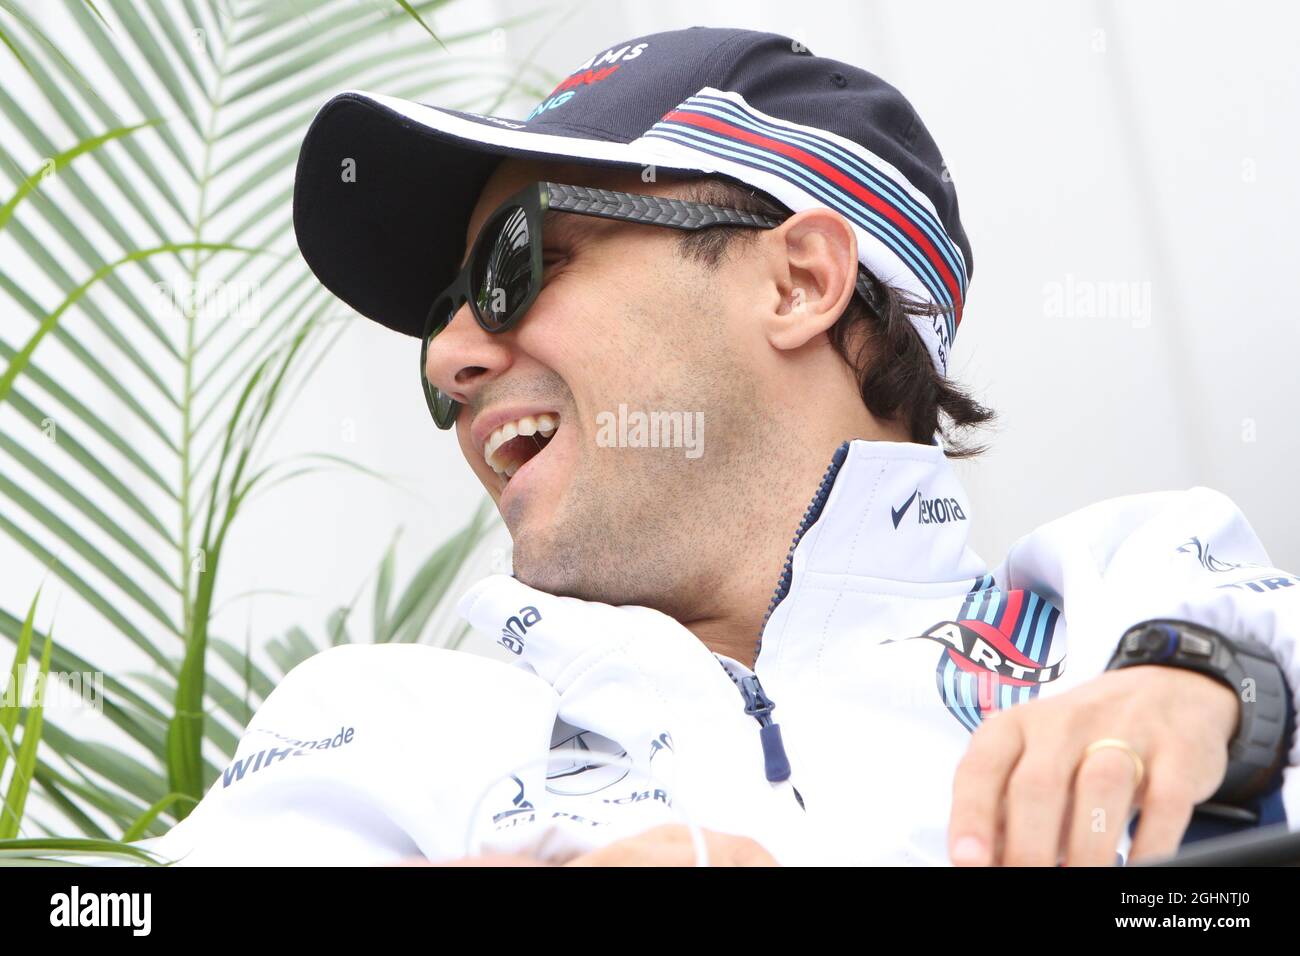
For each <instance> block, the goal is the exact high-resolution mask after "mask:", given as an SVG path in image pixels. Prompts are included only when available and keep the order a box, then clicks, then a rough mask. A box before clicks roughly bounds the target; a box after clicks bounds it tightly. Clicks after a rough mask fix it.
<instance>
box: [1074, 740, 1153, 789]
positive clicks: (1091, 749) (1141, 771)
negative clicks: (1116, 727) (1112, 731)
mask: <svg viewBox="0 0 1300 956" xmlns="http://www.w3.org/2000/svg"><path fill="white" fill-rule="evenodd" d="M1107 747H1114V748H1115V749H1117V750H1122V751H1124V752H1125V753H1126V754H1128V755H1129V756H1130V757H1132V758H1133V767H1134V769H1135V770H1137V779H1136V780H1135V781H1133V789H1134V790H1135V791H1136V790H1138V789H1140V788H1141V786H1142V778H1143V776H1144V775H1145V774H1146V764H1144V763H1143V762H1142V758H1141V757H1140V756H1138V752H1137V751H1136V750H1134V749H1133V748H1132V747H1130V746H1129V745H1128V742H1127V741H1124V740H1120V739H1119V738H1118V737H1102V738H1101V739H1100V740H1094V741H1093V742H1092V743H1090V744H1088V746H1087V748H1086V749H1085V750H1084V751H1083V756H1084V759H1087V757H1088V756H1089V755H1090V754H1092V753H1095V752H1096V751H1098V750H1104V749H1105V748H1107Z"/></svg>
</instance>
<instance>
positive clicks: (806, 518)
mask: <svg viewBox="0 0 1300 956" xmlns="http://www.w3.org/2000/svg"><path fill="white" fill-rule="evenodd" d="M848 453H849V443H848V442H843V443H842V444H841V445H840V447H839V448H837V449H835V454H834V455H833V456H832V457H831V463H830V467H829V468H827V469H826V473H825V474H824V475H823V476H822V480H821V483H820V484H819V485H818V486H817V493H816V494H815V495H813V499H812V502H811V503H810V504H809V505H808V507H807V509H806V510H805V511H804V514H803V519H802V520H801V521H800V522H799V527H798V529H797V530H796V531H795V533H794V540H793V541H791V542H790V550H789V551H788V552H787V553H786V556H785V566H784V567H783V568H782V569H781V577H780V578H779V579H778V580H777V583H776V590H775V591H774V592H773V594H772V600H771V602H770V603H769V604H768V606H767V613H766V614H764V615H763V623H762V624H761V625H759V629H758V643H757V644H755V645H754V668H753V669H754V670H755V671H757V667H758V655H759V654H760V653H761V652H762V650H763V631H764V630H766V629H767V622H768V619H769V618H770V617H771V616H772V612H773V611H775V610H776V608H777V606H778V605H779V604H780V603H781V602H782V601H784V600H785V597H786V595H787V594H789V593H790V584H791V580H792V577H793V573H794V552H795V549H796V548H798V547H799V542H800V540H802V539H803V536H804V533H805V532H806V531H807V530H808V529H809V528H811V527H812V526H813V525H814V524H815V523H816V521H817V519H818V518H820V517H821V513H822V509H823V508H825V507H826V499H827V498H829V497H830V493H831V487H832V486H833V485H834V484H835V476H836V475H838V474H839V471H840V468H841V467H842V466H843V464H844V460H845V458H847V457H848ZM719 663H721V661H719ZM723 669H724V670H725V669H726V668H725V667H724V668H723ZM739 687H740V693H741V695H742V696H743V697H744V698H745V713H747V714H749V715H750V716H751V717H753V718H754V719H755V720H757V721H758V736H759V740H760V741H761V742H762V745H763V771H764V773H765V774H766V776H767V779H768V781H769V782H770V783H779V782H781V781H783V780H789V779H790V760H789V758H788V757H787V756H786V753H785V745H784V744H783V743H782V742H781V725H780V724H778V723H776V722H775V721H774V720H772V711H773V710H775V709H776V704H775V703H773V702H772V698H770V697H768V696H767V694H766V693H765V692H764V691H763V685H762V684H761V683H759V680H758V674H757V672H755V673H754V674H752V675H750V676H747V677H744V678H742V679H741V680H740V682H739ZM790 788H791V789H792V790H794V796H795V799H796V800H798V801H799V806H800V807H804V803H803V797H802V796H801V795H800V794H799V791H798V789H796V788H795V786H794V784H793V783H792V784H791V785H790ZM804 809H807V808H806V807H804Z"/></svg>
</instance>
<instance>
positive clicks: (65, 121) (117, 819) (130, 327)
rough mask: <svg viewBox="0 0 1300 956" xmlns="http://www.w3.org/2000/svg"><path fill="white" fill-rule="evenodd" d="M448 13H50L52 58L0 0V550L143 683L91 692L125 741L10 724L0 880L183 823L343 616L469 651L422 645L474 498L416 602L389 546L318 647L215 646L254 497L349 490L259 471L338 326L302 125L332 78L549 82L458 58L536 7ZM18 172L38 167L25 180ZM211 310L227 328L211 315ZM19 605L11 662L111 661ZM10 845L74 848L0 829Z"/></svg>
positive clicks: (489, 93)
mask: <svg viewBox="0 0 1300 956" xmlns="http://www.w3.org/2000/svg"><path fill="white" fill-rule="evenodd" d="M451 2H452V0H423V2H410V3H404V2H393V3H388V4H382V3H370V4H366V5H362V6H358V5H357V4H356V3H355V0H321V2H318V3H314V4H313V5H312V6H311V10H310V17H309V18H308V17H307V16H304V12H303V11H304V5H303V4H302V3H301V2H300V0H240V2H236V3H232V4H212V3H208V4H197V3H194V2H192V0H144V2H130V0H96V2H95V3H90V2H87V0H66V6H67V12H68V14H69V18H68V20H67V21H66V23H67V24H70V27H69V28H68V30H67V32H65V33H64V34H61V35H60V36H59V42H58V43H54V42H52V41H51V39H50V38H49V37H47V36H46V35H45V34H44V32H43V29H42V25H41V22H42V17H43V15H44V12H45V8H44V7H43V6H41V5H38V4H35V3H32V2H31V0H0V44H3V46H4V50H0V78H2V79H3V81H4V82H3V83H0V117H3V119H4V121H5V122H7V124H8V127H9V128H10V130H11V131H12V134H11V135H9V136H7V137H5V138H4V142H2V143H0V175H8V176H9V177H10V181H11V184H12V185H11V188H9V189H5V190H4V191H3V193H0V198H3V200H4V205H3V206H0V230H3V232H4V235H5V239H6V246H5V248H6V250H9V249H12V250H13V258H12V259H10V258H9V257H8V252H6V258H5V259H3V260H0V309H4V314H5V315H6V325H5V331H4V335H3V336H2V337H0V415H3V416H7V417H6V418H4V419H3V428H0V497H3V498H4V500H5V506H6V507H4V508H0V535H4V536H6V537H8V538H9V540H10V542H11V543H12V544H13V545H15V546H16V547H17V548H18V549H20V550H21V551H22V552H24V553H25V555H26V558H25V560H27V561H29V562H30V563H31V565H32V566H37V567H40V568H42V569H45V570H46V571H47V572H48V574H50V575H51V576H53V577H54V578H56V579H57V580H58V581H59V582H60V583H61V584H62V586H63V587H64V589H65V591H66V593H67V595H68V597H69V599H70V600H74V601H76V602H77V604H78V606H79V607H80V608H82V609H84V610H85V611H86V612H87V613H90V614H92V615H93V616H94V617H95V618H96V619H97V621H98V623H99V625H100V627H99V628H98V629H97V633H98V634H99V635H100V639H101V640H102V641H103V642H105V645H107V644H109V643H111V644H113V645H114V646H117V647H122V648H134V649H136V650H138V651H140V652H143V653H144V654H145V655H146V657H147V659H148V661H149V662H150V664H149V666H150V667H151V670H149V671H148V672H147V673H139V674H135V675H131V676H126V677H122V678H119V677H116V676H113V675H104V680H103V688H104V691H103V700H102V708H103V718H104V719H105V720H106V721H107V722H108V723H107V726H108V727H110V728H111V729H112V733H113V735H114V740H115V741H120V743H121V744H122V745H121V746H118V745H117V744H116V743H102V742H98V741H87V740H85V739H83V738H82V737H81V736H80V735H78V734H73V733H70V732H69V730H68V729H67V728H66V727H64V726H60V722H59V721H58V720H57V719H53V720H51V719H49V717H50V715H48V714H44V713H43V712H41V711H39V710H37V709H36V708H28V709H27V710H26V711H25V717H24V718H23V719H22V720H21V721H20V720H19V717H18V715H17V712H14V714H12V715H11V714H10V713H9V712H7V711H6V712H4V714H3V721H0V729H4V730H5V734H6V740H8V741H9V742H10V743H11V744H13V743H14V741H15V738H17V745H16V747H15V749H14V752H13V754H12V756H13V757H14V760H13V761H10V762H9V770H10V772H11V776H10V778H9V781H8V788H9V789H8V791H7V793H8V794H9V795H11V796H12V799H13V800H14V801H16V802H17V805H16V806H13V807H11V808H10V809H11V810H12V812H11V813H10V814H9V817H8V818H7V820H8V822H5V823H4V827H5V828H4V829H0V862H6V861H14V860H20V859H24V858H29V859H33V860H41V861H44V862H58V861H59V860H60V859H62V857H63V855H64V852H65V851H67V852H69V853H71V852H73V851H75V852H76V853H78V854H82V853H84V854H85V855H86V856H88V857H93V855H94V854H95V853H110V854H112V853H120V852H122V844H121V843H120V842H115V841H113V840H108V841H105V840H104V838H105V837H106V836H116V835H120V836H121V837H122V838H123V839H124V840H128V841H129V840H134V839H136V838H139V837H141V836H144V835H156V834H158V833H161V832H163V831H165V830H166V829H167V828H168V827H169V826H171V825H173V824H174V823H175V822H176V821H178V820H180V819H182V818H183V817H184V816H185V815H186V814H187V813H189V812H190V810H191V809H192V808H193V806H194V805H195V803H196V802H197V800H198V799H199V798H200V797H201V796H202V794H203V792H204V791H205V788H206V786H207V785H208V784H210V783H211V781H212V780H213V779H215V775H216V774H217V773H218V771H219V767H217V766H215V765H214V764H213V761H214V760H217V761H220V760H223V759H225V758H227V757H228V756H229V755H230V754H232V753H233V751H234V748H235V747H236V746H237V744H238V740H239V734H240V733H241V732H242V729H243V725H244V724H245V723H246V721H247V720H248V718H249V716H250V714H251V713H252V712H253V710H255V709H256V707H257V706H259V705H260V703H261V702H262V701H263V700H265V698H266V696H267V695H268V694H269V693H270V692H271V690H272V689H273V688H274V686H275V684H276V682H277V681H278V680H279V679H280V678H282V677H283V675H284V673H285V672H286V671H287V670H289V669H291V668H292V667H294V666H296V665H297V664H298V663H301V661H302V660H304V659H305V658H306V657H309V656H310V655H312V654H314V653H317V652H318V651H320V650H323V649H325V648H327V647H329V646H332V645H333V644H336V643H339V642H341V641H344V640H350V639H351V633H350V632H349V629H348V625H349V622H350V620H351V619H352V617H353V614H354V611H355V609H356V608H358V607H360V608H362V609H363V610H364V609H366V608H368V609H369V611H370V613H371V614H372V615H373V622H372V624H373V627H372V628H371V630H370V632H369V635H370V638H371V639H373V640H376V641H394V640H395V641H413V640H437V641H439V642H441V643H450V642H452V641H453V640H458V639H459V637H460V636H463V629H457V632H456V633H454V634H453V633H446V634H443V633H442V632H441V631H439V632H438V633H436V634H435V633H433V630H434V629H433V627H432V626H431V625H432V624H433V622H434V621H435V620H436V618H437V615H438V612H439V610H440V609H441V608H442V607H443V605H444V603H445V598H446V597H447V596H448V594H449V593H450V592H451V590H452V589H453V588H454V585H455V582H456V581H457V579H458V575H459V572H460V570H461V569H462V566H463V565H464V563H465V561H466V560H467V558H468V557H469V556H470V555H471V554H472V553H473V551H474V549H475V547H476V546H477V545H478V543H479V542H480V541H481V540H482V538H483V536H484V535H485V534H486V532H487V530H488V522H487V516H488V514H489V513H490V508H487V507H485V508H480V509H479V510H478V511H477V512H476V514H475V515H474V516H473V517H472V518H471V519H470V520H469V521H467V522H466V524H465V525H464V526H463V527H462V528H460V529H459V530H458V531H457V532H456V533H455V534H453V535H452V536H451V537H450V538H449V539H448V540H447V541H446V542H443V543H442V544H441V545H440V546H439V547H438V548H437V549H436V550H435V552H434V553H433V554H432V555H430V556H429V558H428V559H427V560H426V561H424V562H423V563H422V564H421V565H420V567H418V568H417V569H416V570H415V571H414V573H413V575H412V576H411V577H410V578H409V579H408V580H405V582H403V581H402V575H401V574H400V572H399V568H398V567H397V561H396V555H395V552H394V553H389V554H386V555H385V556H382V557H381V560H380V567H379V568H378V569H377V572H376V574H375V575H373V576H372V578H371V579H370V581H369V584H367V585H366V587H365V588H363V587H361V586H358V588H357V592H356V596H355V597H354V598H353V599H352V602H351V603H350V604H348V605H347V606H344V607H339V608H337V609H335V610H334V611H333V612H332V613H330V614H329V615H328V616H327V619H326V620H325V621H324V622H321V624H320V626H319V627H310V626H303V627H297V628H288V629H286V630H285V632H284V633H283V634H281V635H279V636H278V637H275V638H273V639H271V640H269V641H261V640H259V641H257V642H253V641H252V640H251V639H250V640H249V641H248V646H244V647H240V646H237V644H236V643H232V642H231V641H230V640H228V639H226V638H225V637H223V636H222V635H219V634H215V633H212V632H211V631H210V624H211V619H212V617H213V609H214V607H217V606H219V605H221V604H224V603H226V602H225V600H219V598H222V599H224V597H225V596H224V595H222V594H221V593H220V588H219V572H220V567H221V563H222V555H223V552H224V550H225V545H226V542H227V540H228V538H229V535H230V533H231V529H232V528H233V527H234V526H235V525H236V524H237V523H238V522H239V521H240V520H241V515H242V512H243V510H244V508H245V506H246V504H247V502H248V500H249V499H250V498H251V497H252V496H253V495H255V494H264V493H265V492H266V491H267V490H269V489H271V488H275V487H278V486H280V485H281V484H282V483H284V482H288V481H293V480H297V479H298V478H299V477H301V476H303V475H305V474H308V473H311V472H313V471H318V470H320V469H321V468H325V467H348V468H353V469H354V470H357V471H360V472H362V473H366V469H365V468H364V467H362V466H360V465H358V464H356V463H354V462H349V461H347V460H346V459H342V458H339V457H338V456H329V455H317V456H306V458H305V459H298V460H293V461H277V460H274V459H273V457H272V450H273V445H272V443H271V442H272V438H273V437H274V435H275V433H276V429H277V427H278V425H279V423H280V422H282V421H283V420H284V416H285V413H286V409H287V408H289V407H292V404H293V402H294V400H295V398H296V396H297V395H298V394H300V391H301V389H302V388H303V386H304V385H305V383H306V382H308V381H309V380H310V378H311V376H312V375H313V374H314V372H315V371H316V369H317V368H318V366H319V364H320V363H321V361H322V360H323V359H324V358H325V356H326V355H327V354H328V353H329V350H330V349H331V347H332V346H333V344H334V343H335V342H336V341H338V336H339V335H340V334H341V333H342V331H343V329H344V325H345V322H344V319H345V316H344V310H343V309H342V308H341V307H340V306H339V304H338V303H337V301H336V300H333V299H332V298H331V297H330V296H329V294H328V293H327V292H326V291H325V290H324V289H322V288H321V287H320V286H319V284H318V283H317V282H316V281H315V279H314V277H313V276H312V275H311V274H310V272H309V270H308V269H307V268H306V265H305V263H304V262H303V261H302V259H301V257H300V256H299V255H298V254H297V249H296V245H295V243H294V237H293V229H292V222H291V217H290V196H291V190H292V177H293V169H294V164H295V161H296V157H297V150H298V146H299V144H300V142H301V139H302V135H303V133H304V132H305V130H306V127H307V125H308V124H309V123H310V121H311V119H312V117H313V116H314V115H315V112H316V110H317V109H318V108H319V106H320V104H321V102H323V101H324V99H325V98H326V97H327V96H329V95H330V94H331V93H333V92H335V91H336V90H338V89H339V88H341V87H361V88H371V89H384V90H387V91H389V92H392V93H393V94H395V95H398V96H406V97H410V98H416V99H420V98H430V97H433V96H435V95H436V96H438V97H440V98H441V99H442V101H444V102H446V101H449V100H459V102H457V103H456V105H458V106H462V107H464V108H467V109H474V110H483V109H484V108H485V107H486V106H487V105H488V104H489V103H491V102H493V101H494V100H496V99H497V98H498V95H499V94H502V92H503V91H504V90H508V89H510V88H511V87H514V88H517V89H533V90H536V89H545V88H549V86H550V85H551V83H550V78H548V77H547V76H546V75H545V74H543V73H541V72H540V71H538V70H537V69H536V68H535V67H533V66H532V65H531V64H529V63H524V64H518V65H515V64H509V65H508V64H505V63H500V62H491V61H486V62H485V61H484V60H483V58H482V57H480V56H478V55H474V56H469V55H466V54H465V52H464V51H465V50H466V48H467V47H468V45H469V44H471V43H473V42H474V41H475V40H478V39H481V38H482V37H483V36H485V35H486V34H487V33H489V32H490V31H491V30H494V29H500V28H502V27H505V28H508V27H510V26H512V25H513V24H516V23H522V22H525V21H526V20H529V19H531V16H529V15H525V16H520V17H515V18H513V19H511V20H506V21H503V22H501V23H497V24H492V25H489V26H485V27H482V28H479V29H475V30H471V31H466V32H463V33H449V32H447V31H444V30H440V29H437V26H436V23H435V18H436V17H437V16H438V15H439V13H440V12H441V10H442V9H443V8H444V7H448V6H450V5H451ZM456 2H457V3H464V2H468V0H456ZM92 67H93V71H94V73H95V75H97V76H107V77H108V78H109V79H110V81H111V82H110V83H108V84H96V86H95V88H92V85H91V84H90V83H88V82H87V81H86V79H85V77H84V76H83V75H82V72H81V70H82V68H85V69H86V71H87V72H90V71H91V69H92ZM11 79H12V81H13V82H11ZM101 89H102V90H105V91H108V90H111V92H102V93H101V92H99V90H101ZM33 156H36V157H48V159H46V160H44V161H43V162H40V163H39V165H38V169H39V170H40V172H41V174H40V175H39V176H34V175H32V173H31V172H30V170H31V168H32V165H33V163H32V159H31V157H33ZM0 188H3V187H0ZM253 252H259V253H263V254H260V255H253V254H252V253H253ZM150 287H152V290H153V292H154V293H156V294H155V295H150V294H148V293H147V292H146V291H144V290H147V289H149V288H150ZM213 290H218V291H219V292H220V291H221V290H225V291H226V292H229V293H230V296H229V300H230V302H234V303H235V304H236V306H237V308H236V309H235V312H232V311H230V310H229V309H225V310H223V309H221V308H210V307H209V304H210V303H209V300H208V299H207V298H205V297H209V296H210V294H211V293H212V291H213ZM244 303H251V305H250V306H249V308H247V309H244V310H243V312H240V311H239V309H240V308H242V307H243V304H244ZM236 313H238V314H236ZM244 318H250V319H251V320H250V321H247V322H245V321H242V319H244ZM24 323H26V324H25V325H24ZM372 477H373V476H372ZM367 588H372V589H373V590H372V591H370V592H369V597H370V600H369V601H363V600H362V594H363V591H366V589H367ZM274 591H275V589H274V588H269V589H264V592H263V593H262V594H261V595H260V596H259V597H258V599H259V600H266V599H268V597H269V596H270V595H272V594H273V593H274ZM241 599H242V600H249V599H251V596H245V597H243V598H241ZM33 610H34V605H33V608H32V609H29V614H28V617H27V619H26V623H24V618H23V616H22V615H21V614H20V613H18V612H17V611H16V610H14V609H7V608H3V607H0V634H3V635H5V637H6V638H7V639H8V640H10V641H12V642H13V643H14V645H15V650H16V652H17V656H16V659H15V660H16V661H17V660H22V661H24V662H26V661H27V660H29V659H32V658H34V657H37V656H39V658H40V659H41V660H42V662H43V663H44V666H46V667H47V668H48V667H53V668H55V669H56V670H57V671H61V672H69V673H75V672H82V673H91V672H96V671H98V670H100V669H99V668H96V667H95V666H94V664H93V661H91V660H87V659H85V657H83V656H81V655H79V654H76V653H73V652H72V651H71V650H70V649H69V648H68V647H65V646H62V645H61V644H60V643H58V642H56V641H55V640H54V639H53V638H52V637H51V636H50V635H49V634H48V633H46V634H44V635H42V634H40V633H39V632H38V631H37V629H35V628H34V627H33V625H32V621H31V619H30V615H31V613H32V611H33ZM352 630H353V631H359V630H360V629H359V628H355V627H354V628H353V629H352ZM38 648H39V654H38ZM105 650H107V646H105ZM98 653H99V652H98V651H96V652H95V653H94V654H91V655H90V656H96V655H97V654H98ZM11 719H12V720H13V721H14V723H13V725H12V726H9V725H8V724H7V723H6V722H7V721H9V720H11ZM20 723H21V726H20ZM29 739H30V740H31V744H30V747H28V743H27V742H28V740H29ZM2 770H3V767H0V771H2ZM15 788H17V789H15ZM24 815H25V817H26V821H27V824H30V826H29V827H28V828H27V829H26V830H24V829H23V828H24V827H25V826H27V824H25V823H24ZM38 817H39V819H38ZM51 817H53V818H55V819H49V818H51ZM0 822H3V821H0ZM23 833H25V834H27V835H31V834H36V833H47V834H48V833H55V834H62V833H79V834H82V835H83V836H84V837H85V840H82V841H79V842H78V841H69V840H45V841H42V840H17V839H6V837H17V836H18V835H19V834H23ZM128 855H130V853H129V852H128Z"/></svg>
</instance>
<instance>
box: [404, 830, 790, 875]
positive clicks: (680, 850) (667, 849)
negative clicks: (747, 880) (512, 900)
mask: <svg viewBox="0 0 1300 956" xmlns="http://www.w3.org/2000/svg"><path fill="white" fill-rule="evenodd" d="M700 836H701V837H703V838H704V846H705V852H706V853H707V854H708V865H709V866H780V865H781V864H779V863H778V862H777V861H776V859H775V857H773V856H772V854H770V853H768V852H767V850H765V849H763V847H762V846H761V845H760V844H759V843H758V842H757V841H756V840H751V839H750V838H749V837H746V836H737V835H736V834H734V833H718V832H717V831H715V830H709V829H706V828H704V827H700ZM696 859H697V857H696V852H695V843H694V842H693V841H692V840H691V830H690V827H688V826H686V825H685V824H682V823H665V824H662V825H660V826H657V827H651V828H650V829H649V830H644V831H642V832H641V833H637V834H634V835H632V836H630V837H625V838H624V839H622V840H615V841H614V842H613V843H609V844H607V845H605V846H602V847H598V848H597V849H595V850H592V851H590V852H588V853H583V854H581V855H580V856H575V857H573V858H572V859H570V860H567V861H565V862H564V863H562V864H555V863H546V862H543V861H541V860H535V859H533V858H532V857H529V856H524V855H523V854H517V853H491V854H485V855H484V856H467V857H462V858H460V859H457V860H447V861H446V862H443V863H431V862H429V861H428V860H426V859H424V858H423V857H417V858H414V859H410V860H403V861H402V862H400V863H394V864H391V865H392V866H557V865H558V866H694V865H695V862H696Z"/></svg>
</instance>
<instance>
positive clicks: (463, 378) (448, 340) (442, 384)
mask: <svg viewBox="0 0 1300 956" xmlns="http://www.w3.org/2000/svg"><path fill="white" fill-rule="evenodd" d="M508 338H510V336H509V333H505V334H499V335H494V334H492V333H490V332H486V331H484V329H483V328H482V326H480V325H479V324H478V322H476V321H475V320H474V315H473V313H472V312H471V311H470V305H469V303H468V302H465V303H464V304H462V305H461V307H460V308H459V309H457V310H456V314H455V315H453V316H452V317H451V321H450V322H448V323H447V327H446V328H444V329H443V330H442V331H441V332H439V333H438V334H437V335H435V336H434V337H433V338H432V339H431V340H430V341H429V350H428V354H427V355H426V356H425V361H424V374H425V375H426V376H427V377H428V379H429V381H430V382H431V383H432V384H433V385H434V386H436V387H437V388H438V390H439V391H441V392H442V393H443V394H444V395H448V396H450V397H451V398H453V399H455V400H456V401H458V402H460V403H461V404H462V405H468V404H469V403H470V400H471V399H472V398H473V396H474V393H475V392H476V391H477V390H479V389H481V388H482V387H483V386H484V385H485V384H487V383H488V382H490V381H492V380H493V379H495V378H496V377H497V376H499V375H500V374H501V373H502V372H504V371H505V370H506V369H507V368H509V367H510V362H511V354H510V347H509V345H508V343H507V339H508Z"/></svg>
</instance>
